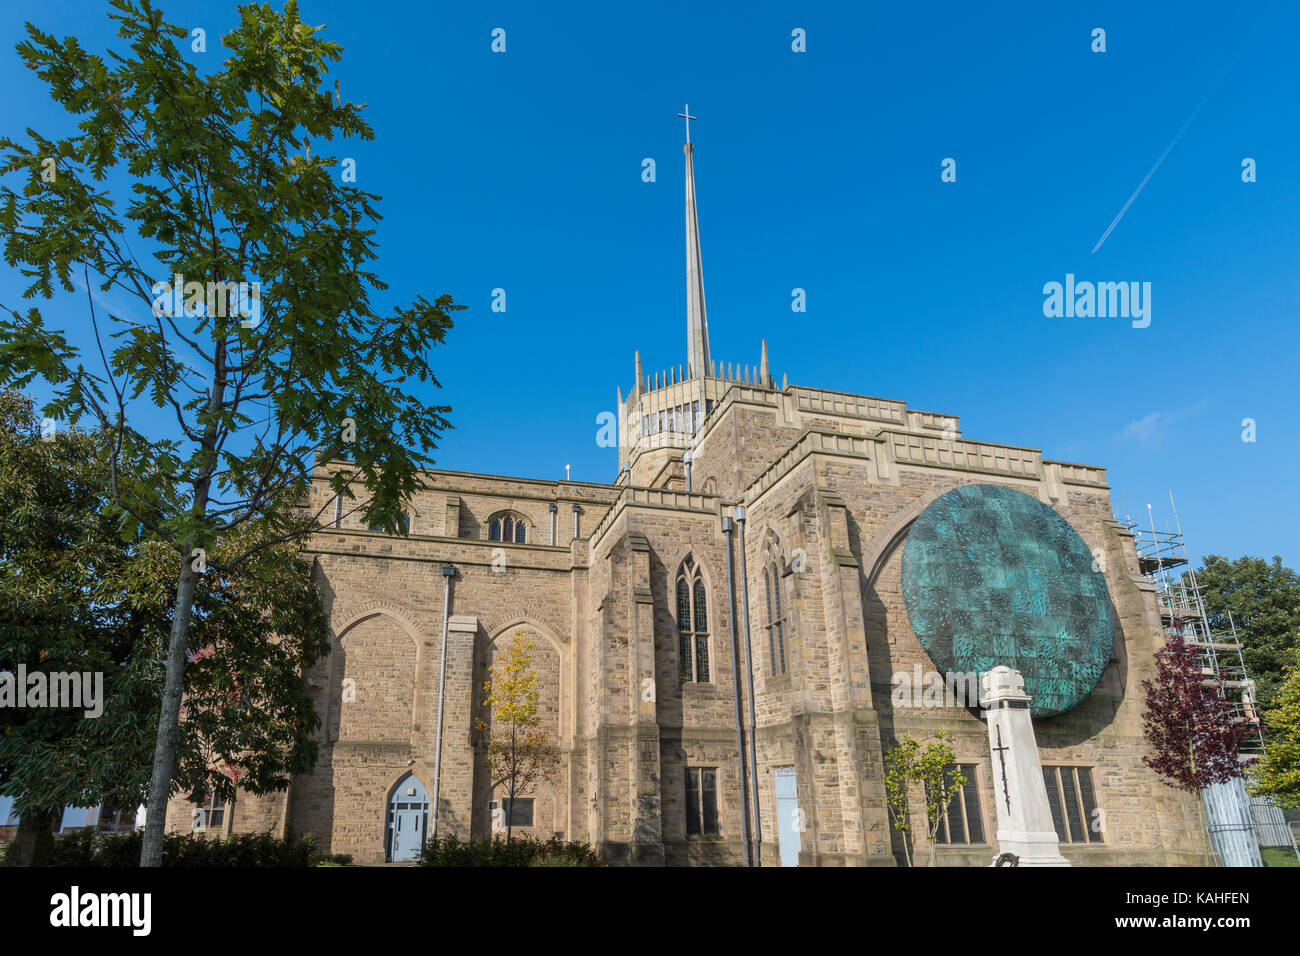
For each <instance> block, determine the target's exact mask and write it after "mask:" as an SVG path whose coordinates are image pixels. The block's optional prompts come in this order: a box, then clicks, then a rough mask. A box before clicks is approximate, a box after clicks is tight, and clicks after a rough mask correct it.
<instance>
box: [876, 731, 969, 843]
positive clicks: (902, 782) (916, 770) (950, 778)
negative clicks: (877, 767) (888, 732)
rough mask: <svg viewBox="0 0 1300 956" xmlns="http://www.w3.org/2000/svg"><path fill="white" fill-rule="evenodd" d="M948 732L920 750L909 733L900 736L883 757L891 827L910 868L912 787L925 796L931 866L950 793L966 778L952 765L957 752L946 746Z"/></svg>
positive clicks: (958, 787)
mask: <svg viewBox="0 0 1300 956" xmlns="http://www.w3.org/2000/svg"><path fill="white" fill-rule="evenodd" d="M947 738H948V732H947V731H946V730H941V731H939V732H938V733H937V734H935V735H934V740H932V741H930V742H929V743H928V744H926V746H925V749H924V750H922V749H921V745H920V743H918V742H917V741H916V740H914V739H913V738H912V736H911V735H910V734H903V735H902V736H901V737H900V738H899V741H898V746H897V747H895V748H894V749H892V750H890V751H889V752H888V753H887V754H885V802H886V805H887V806H888V808H889V815H890V819H891V821H892V822H893V824H894V828H895V829H897V830H898V831H899V832H900V833H902V834H903V853H904V855H905V856H906V858H907V865H908V866H911V865H912V856H911V852H910V850H909V849H908V845H907V836H908V833H910V832H911V828H912V823H911V817H912V797H911V791H912V787H914V786H915V787H920V788H921V792H922V793H923V794H924V796H925V820H926V831H927V833H928V834H929V838H930V858H929V862H928V863H927V864H926V865H927V866H934V857H935V837H936V836H937V835H938V832H939V827H940V825H941V824H942V823H943V814H944V811H945V810H947V809H948V804H949V803H951V802H952V798H953V794H955V793H957V792H958V791H960V790H961V788H962V787H963V786H964V785H965V783H966V775H965V774H964V773H962V771H961V769H960V768H959V767H957V766H956V765H955V763H954V760H955V759H956V753H955V752H954V751H953V749H952V747H951V746H949V745H948V743H947Z"/></svg>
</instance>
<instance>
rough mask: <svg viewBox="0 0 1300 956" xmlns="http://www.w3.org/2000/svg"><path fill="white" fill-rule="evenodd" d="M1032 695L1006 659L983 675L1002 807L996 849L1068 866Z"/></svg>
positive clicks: (1024, 862)
mask: <svg viewBox="0 0 1300 956" xmlns="http://www.w3.org/2000/svg"><path fill="white" fill-rule="evenodd" d="M1029 700H1030V698H1029V695H1028V694H1026V693H1025V679H1024V678H1023V677H1022V676H1021V675H1020V672H1019V671H1017V670H1013V669H1012V668H1010V667H1007V666H1005V665H1003V666H1000V667H995V668H993V670H991V671H988V672H986V673H985V674H982V675H981V676H980V706H981V707H983V708H984V718H985V720H987V721H988V724H989V754H990V755H991V757H992V760H991V762H990V765H989V766H990V770H991V771H992V774H993V790H994V793H995V794H996V803H997V810H998V854H999V855H1001V854H1003V853H1014V854H1015V855H1016V856H1018V857H1019V858H1020V864H1019V865H1020V866H1069V865H1070V861H1069V860H1067V859H1066V858H1065V857H1063V856H1061V851H1060V848H1059V847H1058V846H1057V843H1058V841H1057V837H1056V828H1055V827H1054V826H1053V825H1052V810H1051V807H1050V806H1049V805H1048V803H1047V786H1046V784H1044V783H1043V765H1042V763H1041V762H1040V761H1039V759H1038V742H1037V741H1036V740H1035V739H1034V725H1033V722H1032V721H1031V720H1030V718H1029Z"/></svg>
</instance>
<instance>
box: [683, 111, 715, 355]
mask: <svg viewBox="0 0 1300 956" xmlns="http://www.w3.org/2000/svg"><path fill="white" fill-rule="evenodd" d="M677 115H678V116H681V117H683V118H685V120H686V145H685V146H684V147H682V149H683V151H684V152H685V153H686V355H687V359H688V361H687V368H688V370H689V373H690V377H691V378H698V377H703V376H705V375H708V373H709V319H708V315H707V313H706V312H705V309H704V266H703V265H702V264H701V262H700V221H699V215H698V213H697V212H696V206H695V164H694V162H693V161H692V158H691V154H692V153H693V152H694V150H695V147H694V146H693V145H692V144H691V120H693V119H695V117H694V116H692V115H691V108H690V106H689V105H688V106H687V107H686V112H684V113H678V114H677Z"/></svg>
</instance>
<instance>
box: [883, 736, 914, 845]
mask: <svg viewBox="0 0 1300 956" xmlns="http://www.w3.org/2000/svg"><path fill="white" fill-rule="evenodd" d="M920 748H921V745H920V744H919V743H917V741H916V740H914V739H913V738H912V736H911V735H910V734H903V735H902V737H900V738H899V741H898V746H897V747H893V748H892V749H890V750H889V751H887V752H886V753H885V806H886V807H887V808H888V810H889V822H890V823H892V824H893V826H894V829H895V830H897V831H898V832H899V833H900V834H902V838H903V858H904V860H906V861H907V865H908V866H911V865H912V849H911V846H910V844H909V843H908V837H909V836H910V835H911V832H912V783H913V781H914V780H915V777H916V760H917V752H918V751H919V750H920Z"/></svg>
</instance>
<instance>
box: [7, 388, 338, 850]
mask: <svg viewBox="0 0 1300 956" xmlns="http://www.w3.org/2000/svg"><path fill="white" fill-rule="evenodd" d="M46 438H48V440H46ZM108 440H109V436H108V435H107V434H106V433H103V432H78V431H70V432H62V431H56V432H53V433H52V434H49V435H48V436H44V437H43V436H42V434H41V423H40V422H39V421H38V420H37V419H36V417H35V414H34V411H33V408H32V403H31V402H30V401H29V400H27V399H25V398H23V397H22V396H19V395H16V394H14V393H12V392H0V671H9V672H11V673H15V674H16V672H17V670H18V667H19V666H20V665H24V664H25V665H26V667H27V668H28V670H29V671H32V670H37V669H39V670H41V671H42V672H45V673H51V672H65V673H67V672H77V673H81V674H86V673H98V674H101V675H102V681H103V683H102V688H103V697H102V699H101V700H100V701H99V707H100V713H99V714H97V715H92V716H89V717H88V716H86V711H85V709H68V708H55V707H28V708H21V709H14V708H3V709H0V793H4V794H7V795H10V796H13V797H15V799H16V807H17V810H18V813H19V816H20V821H21V822H20V839H19V840H18V841H17V843H18V851H19V852H18V854H17V859H16V860H15V862H16V863H19V864H37V865H39V864H40V863H41V862H42V861H43V859H44V858H45V856H46V854H47V853H48V850H49V831H50V825H51V824H52V823H53V820H54V815H55V814H57V813H58V812H59V810H60V808H61V807H63V806H66V805H75V806H95V805H98V804H105V805H108V806H113V807H120V808H124V809H130V808H134V807H135V806H137V805H138V804H139V803H140V802H141V801H142V800H143V798H144V797H145V795H146V794H147V791H148V784H149V779H150V772H151V767H152V763H153V751H154V732H155V728H156V726H157V722H158V711H159V706H160V703H161V695H160V693H159V690H160V687H161V685H162V681H163V674H164V664H163V659H164V655H165V651H166V647H167V641H168V637H169V634H170V631H171V615H172V612H173V608H174V604H175V597H176V594H175V587H176V581H175V573H174V572H175V569H174V563H173V560H172V555H173V554H174V552H173V551H172V549H171V548H170V547H169V546H168V545H166V544H165V543H164V542H161V541H156V540H142V541H139V542H136V541H128V542H124V541H122V539H121V536H120V535H119V534H118V533H117V528H116V523H115V522H114V521H113V520H111V519H109V518H107V517H105V513H104V512H105V509H104V507H103V506H104V504H105V502H106V500H107V497H108V467H107V459H106V456H105V455H104V454H103V451H104V445H105V444H106V443H107V441H108ZM159 484H160V487H161V486H163V485H165V482H160V483H159ZM258 531H259V529H257V528H256V527H245V528H243V529H240V530H239V531H236V532H232V533H231V534H230V536H229V537H228V538H226V539H223V540H222V541H220V542H218V543H217V546H216V548H215V550H214V554H215V555H216V557H217V558H218V560H220V559H221V558H222V557H224V555H226V554H227V553H238V552H240V551H243V550H246V549H249V548H250V547H251V546H253V545H255V543H256V542H255V539H254V538H255V535H256V534H257V533H258ZM311 573H312V566H311V564H310V563H308V562H307V561H304V560H303V559H302V558H301V557H300V556H299V555H298V553H297V549H296V548H295V547H294V546H292V545H288V544H284V543H278V544H275V545H273V546H271V547H267V548H264V549H260V550H257V551H256V552H255V553H254V554H253V555H252V556H251V557H250V558H249V559H248V560H247V561H246V562H244V563H243V564H242V565H241V566H240V567H239V569H238V570H237V571H228V572H224V573H214V574H208V575H205V576H204V577H203V578H202V579H201V581H200V584H199V587H198V588H197V589H196V592H195V601H194V607H195V613H194V617H193V620H192V627H191V629H190V638H191V641H192V644H191V648H192V649H191V651H190V653H189V655H188V656H189V662H190V665H191V666H189V667H187V668H186V671H185V699H184V706H183V708H182V719H181V720H180V722H179V726H178V733H177V740H178V743H177V764H176V768H175V771H174V774H173V780H172V782H173V785H174V786H175V787H176V788H179V789H183V790H185V791H187V792H189V793H192V794H194V795H195V796H196V797H197V796H200V795H205V794H206V793H208V792H211V791H215V792H216V793H218V794H220V795H221V796H222V797H224V798H225V799H226V800H227V801H232V802H233V800H234V799H235V795H236V787H238V788H240V789H242V790H244V791H245V792H250V793H266V792H270V791H272V790H278V789H283V787H284V786H285V785H286V784H287V783H288V777H289V775H290V774H293V773H305V772H308V771H310V770H311V768H312V767H313V766H314V764H315V760H316V752H317V751H316V748H317V743H316V733H315V731H316V729H317V727H318V726H319V718H318V717H317V715H316V714H315V711H314V709H313V707H312V704H311V698H310V696H309V694H308V688H307V686H306V682H305V680H304V678H303V676H302V675H303V672H304V671H305V669H306V668H309V667H310V666H311V665H312V664H313V663H314V662H315V661H316V660H317V659H319V657H320V656H321V655H322V654H324V653H326V652H327V651H328V649H329V628H328V620H327V618H326V615H325V612H324V610H323V608H322V606H321V596H320V591H319V589H318V588H317V587H316V586H315V583H314V582H313V580H312V576H311Z"/></svg>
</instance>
